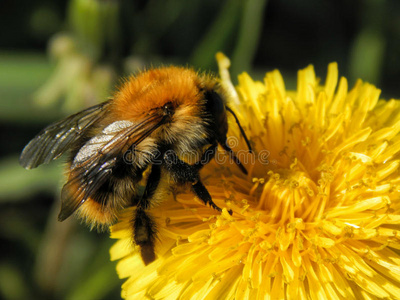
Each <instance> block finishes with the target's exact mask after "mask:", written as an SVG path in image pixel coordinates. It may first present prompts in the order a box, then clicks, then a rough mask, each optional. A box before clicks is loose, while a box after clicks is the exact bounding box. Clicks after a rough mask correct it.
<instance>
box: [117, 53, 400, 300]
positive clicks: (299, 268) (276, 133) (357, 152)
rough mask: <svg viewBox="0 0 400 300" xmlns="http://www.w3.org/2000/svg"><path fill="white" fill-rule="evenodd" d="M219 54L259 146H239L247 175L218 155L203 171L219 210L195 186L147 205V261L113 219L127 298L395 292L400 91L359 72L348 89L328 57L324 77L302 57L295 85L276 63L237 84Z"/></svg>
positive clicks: (399, 282)
mask: <svg viewBox="0 0 400 300" xmlns="http://www.w3.org/2000/svg"><path fill="white" fill-rule="evenodd" d="M218 61H219V64H220V67H222V72H221V77H222V80H223V84H224V85H225V87H226V88H227V89H228V90H229V93H230V94H231V97H232V98H234V99H233V100H232V101H231V106H233V107H232V108H233V109H234V110H235V112H237V115H238V118H239V119H240V121H241V123H242V125H244V127H245V130H246V133H247V135H248V136H249V137H250V138H251V142H252V144H253V147H254V149H255V151H254V153H253V155H251V156H249V154H248V153H247V152H245V151H244V150H243V152H240V150H239V151H237V152H238V155H239V154H241V156H240V155H239V158H240V159H241V160H242V161H243V162H244V163H245V164H246V165H247V168H248V170H249V175H248V176H245V175H243V174H242V173H240V170H239V169H238V168H237V167H235V166H233V165H232V166H231V165H229V163H221V161H219V159H220V160H222V159H223V157H225V156H223V155H221V156H219V155H217V157H216V161H215V162H212V163H210V164H209V165H207V166H206V167H205V168H204V170H203V173H202V178H204V183H205V185H206V186H207V188H208V190H209V192H210V194H211V195H212V197H213V200H214V202H215V203H216V204H217V205H218V206H220V207H225V208H224V209H223V212H222V213H218V212H217V211H215V210H213V209H211V208H209V207H206V206H204V205H202V204H201V203H200V202H199V201H196V200H195V199H193V198H194V196H193V195H192V194H190V193H187V194H183V195H179V196H178V197H177V198H176V199H170V200H166V201H164V202H163V203H162V204H161V205H160V206H159V207H157V208H155V209H154V210H152V212H151V214H152V215H153V216H154V218H155V219H156V220H157V223H158V231H159V238H160V240H159V241H158V244H157V248H156V252H157V255H158V259H157V260H156V261H155V262H153V263H151V264H150V265H148V266H144V264H143V262H142V260H141V257H140V254H139V252H138V249H137V248H135V246H133V245H132V226H131V224H130V222H131V217H132V213H133V210H134V208H129V209H127V211H126V212H124V215H123V216H122V217H121V221H120V222H119V223H118V224H116V225H114V226H113V227H112V228H111V231H112V233H111V237H112V238H116V239H118V241H117V242H116V243H115V244H114V246H113V247H112V249H111V257H112V259H113V260H119V262H118V265H117V272H118V274H119V276H120V277H121V278H127V280H126V282H125V283H124V284H123V286H122V296H123V297H124V298H126V299H142V298H146V297H147V298H151V299H236V300H239V299H376V298H388V299H399V298H400V252H399V250H400V241H399V236H400V231H399V229H400V172H399V165H400V133H399V132H400V101H397V100H390V101H384V100H380V99H379V94H380V91H379V90H378V89H377V88H376V87H374V86H373V85H371V84H367V83H363V82H362V81H358V82H357V83H356V84H355V86H354V87H353V88H352V89H350V90H349V89H348V84H347V80H346V78H340V80H339V79H338V69H337V65H336V64H335V63H332V64H330V65H329V67H328V75H327V78H326V80H325V84H324V85H322V84H321V83H320V81H319V80H318V78H317V77H316V75H315V73H314V70H313V67H312V66H309V67H307V68H305V69H304V70H301V71H299V73H298V83H297V91H287V90H286V89H285V85H284V81H283V78H282V76H281V74H280V73H279V72H278V71H273V72H270V73H267V74H266V76H265V78H264V82H258V81H254V80H252V79H251V78H250V77H249V75H248V74H246V73H244V74H242V75H240V76H239V85H238V86H237V88H236V89H234V88H233V86H232V83H231V82H230V81H229V74H228V73H227V67H228V66H227V65H228V60H227V58H225V57H223V56H222V55H219V56H218ZM338 81H339V84H337V83H338ZM230 135H231V136H233V137H239V136H240V133H239V132H238V130H237V129H236V127H234V126H232V129H231V131H230ZM231 142H232V143H233V144H234V143H235V142H237V145H232V146H233V147H235V149H236V150H238V149H246V146H245V144H244V141H242V140H239V139H232V140H231ZM228 209H231V210H232V211H233V214H232V215H230V214H229V213H228Z"/></svg>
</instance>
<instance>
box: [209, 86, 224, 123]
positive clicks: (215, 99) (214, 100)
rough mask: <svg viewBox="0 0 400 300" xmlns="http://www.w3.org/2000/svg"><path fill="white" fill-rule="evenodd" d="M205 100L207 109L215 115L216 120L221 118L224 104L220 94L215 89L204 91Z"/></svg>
mask: <svg viewBox="0 0 400 300" xmlns="http://www.w3.org/2000/svg"><path fill="white" fill-rule="evenodd" d="M205 98H206V100H207V110H208V111H209V112H210V113H211V114H212V115H213V116H214V117H215V119H216V120H219V119H220V118H221V117H222V118H223V117H224V115H225V104H224V102H223V101H222V98H221V96H220V95H219V94H218V93H217V92H215V91H207V92H206V93H205Z"/></svg>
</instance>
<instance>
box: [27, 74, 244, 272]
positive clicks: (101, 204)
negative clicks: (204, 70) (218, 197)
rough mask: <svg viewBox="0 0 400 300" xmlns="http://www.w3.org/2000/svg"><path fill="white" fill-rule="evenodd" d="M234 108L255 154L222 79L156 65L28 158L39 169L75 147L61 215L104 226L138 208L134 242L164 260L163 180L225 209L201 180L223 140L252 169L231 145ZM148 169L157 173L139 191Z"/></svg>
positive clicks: (55, 130) (60, 128)
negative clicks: (159, 211)
mask: <svg viewBox="0 0 400 300" xmlns="http://www.w3.org/2000/svg"><path fill="white" fill-rule="evenodd" d="M227 112H230V113H231V114H232V115H233V116H234V118H235V120H236V122H237V123H238V125H239V128H240V131H241V133H242V135H243V137H244V139H245V141H246V143H247V145H248V147H249V151H251V148H250V144H249V141H248V139H247V138H246V135H245V133H244V131H243V129H242V127H241V126H240V124H239V121H238V119H237V118H236V116H235V114H234V113H233V111H232V110H231V109H230V108H229V107H228V106H227V104H226V99H225V96H224V92H223V90H222V88H221V86H220V85H219V84H218V80H217V79H216V78H215V77H212V76H210V75H205V74H199V73H197V72H195V71H194V70H192V69H188V68H182V67H163V68H155V69H149V70H147V71H143V72H141V73H139V74H138V75H137V76H135V77H131V78H129V79H128V80H126V81H125V83H124V84H123V85H122V86H121V87H120V88H119V89H118V90H117V92H116V93H115V94H114V96H113V98H112V99H110V100H108V101H105V102H103V103H101V104H98V105H95V106H92V107H90V108H88V109H85V110H83V111H81V112H78V113H76V114H74V115H71V116H69V117H67V118H65V119H63V120H61V121H59V122H56V123H54V124H52V125H50V126H48V127H46V128H45V129H44V130H42V131H41V132H40V133H39V134H38V135H37V136H36V137H35V138H34V139H33V140H31V141H30V142H29V143H28V144H27V145H26V147H25V148H24V150H23V151H22V154H21V157H20V163H21V165H22V166H23V167H25V168H26V169H32V168H36V167H37V166H39V165H41V164H47V163H49V162H50V161H52V160H54V159H57V158H59V157H60V156H61V155H62V154H63V153H64V152H66V151H68V152H69V154H70V155H69V159H68V161H67V176H66V177H67V182H66V183H65V185H64V186H63V188H62V191H61V201H62V204H61V211H60V214H59V216H58V219H59V220H60V221H63V220H65V219H67V218H68V217H69V216H71V215H72V214H73V213H74V212H76V213H77V214H78V216H79V217H80V218H82V219H83V220H84V221H85V222H86V223H88V224H89V225H90V226H91V227H98V228H99V227H100V228H101V227H105V226H108V225H110V224H112V223H114V222H115V221H116V220H117V217H118V213H119V211H121V210H122V209H123V208H125V207H128V206H136V210H135V213H134V215H133V216H132V224H133V232H134V236H133V240H134V242H135V243H136V244H137V245H139V246H140V249H141V256H142V259H143V262H144V263H145V264H148V263H150V262H152V261H154V260H155V258H156V257H155V252H154V243H155V238H156V235H157V230H156V226H155V222H154V220H153V218H152V217H151V215H150V214H149V212H148V209H149V208H150V207H154V206H155V205H156V204H157V203H158V201H162V198H163V197H164V196H165V193H166V191H167V190H170V189H168V187H166V186H165V184H164V185H163V184H161V183H160V182H162V180H161V179H162V178H164V177H165V176H168V178H169V179H168V185H172V186H186V187H190V189H191V190H192V192H193V193H194V194H195V195H196V196H197V197H198V198H199V199H200V200H202V201H203V202H204V204H206V205H210V206H211V207H212V208H214V209H215V210H217V211H221V208H220V207H218V206H217V205H216V204H215V203H214V202H213V200H212V198H211V196H210V194H209V192H208V191H207V189H206V187H205V186H204V184H203V183H202V181H201V178H200V176H199V172H200V170H201V168H202V167H203V166H204V165H206V164H207V163H208V162H209V161H210V160H211V159H213V157H214V155H215V153H216V151H217V147H218V145H220V146H221V147H222V148H223V149H224V150H226V151H227V152H228V153H229V155H230V157H231V158H232V159H233V160H234V162H235V163H236V164H237V165H238V167H239V168H240V169H241V170H242V172H243V173H247V172H246V169H245V167H244V166H243V165H242V164H241V162H240V161H239V159H238V158H237V157H236V156H235V154H234V152H233V151H232V149H231V148H230V147H229V145H227V143H226V139H227V136H226V135H227V131H228V122H227ZM184 158H185V159H184ZM145 170H148V172H149V175H148V176H147V180H146V184H145V188H144V191H142V193H139V192H138V190H139V189H138V186H139V182H140V181H141V180H142V177H143V173H144V171H145Z"/></svg>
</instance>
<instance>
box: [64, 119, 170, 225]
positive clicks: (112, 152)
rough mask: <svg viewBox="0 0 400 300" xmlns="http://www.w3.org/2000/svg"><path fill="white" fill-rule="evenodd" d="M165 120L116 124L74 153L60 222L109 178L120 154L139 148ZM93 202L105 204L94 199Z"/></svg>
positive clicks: (65, 186)
mask: <svg viewBox="0 0 400 300" xmlns="http://www.w3.org/2000/svg"><path fill="white" fill-rule="evenodd" d="M164 121H165V117H163V116H160V115H156V116H150V117H148V118H147V119H145V120H144V121H142V122H140V123H138V124H134V123H132V122H129V121H116V122H114V123H112V124H111V125H109V126H107V127H106V128H104V130H103V132H102V134H100V135H97V136H95V137H93V138H92V139H91V140H89V141H88V142H87V143H86V144H85V145H84V146H83V147H82V148H81V149H80V150H79V152H78V153H77V155H76V156H75V158H74V161H73V163H72V165H71V170H70V176H69V179H68V182H67V183H66V184H65V185H64V187H63V189H62V192H61V200H62V205H61V212H60V214H59V216H58V219H59V220H60V221H63V220H65V219H66V218H68V217H69V216H70V215H71V214H72V213H74V211H75V210H77V209H78V208H79V207H80V206H81V205H82V204H83V203H84V202H85V201H86V200H87V199H88V198H89V197H94V196H95V194H96V192H97V191H98V190H99V189H100V187H102V186H103V184H105V183H106V182H107V180H109V179H110V178H111V176H112V172H113V168H114V167H115V166H116V165H117V163H118V162H119V161H120V160H121V159H123V155H124V153H125V152H126V151H127V150H128V149H130V148H131V147H134V146H136V145H139V144H140V143H141V142H142V141H143V140H144V139H145V138H147V137H148V136H149V135H150V134H151V133H152V132H153V131H154V130H156V129H157V128H158V127H160V126H161V125H162V124H164ZM94 200H95V201H96V200H97V201H99V202H101V201H107V199H97V198H96V197H94Z"/></svg>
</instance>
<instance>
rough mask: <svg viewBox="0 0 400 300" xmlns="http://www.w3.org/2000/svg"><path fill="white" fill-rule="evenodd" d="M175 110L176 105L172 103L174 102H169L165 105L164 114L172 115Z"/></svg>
mask: <svg viewBox="0 0 400 300" xmlns="http://www.w3.org/2000/svg"><path fill="white" fill-rule="evenodd" d="M173 112H174V106H173V105H172V102H167V103H165V104H164V106H163V114H164V116H167V115H172V114H173Z"/></svg>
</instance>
